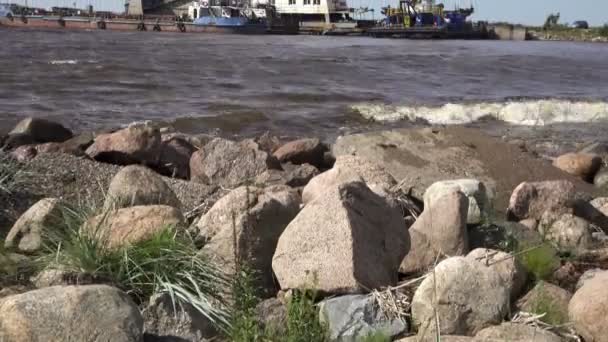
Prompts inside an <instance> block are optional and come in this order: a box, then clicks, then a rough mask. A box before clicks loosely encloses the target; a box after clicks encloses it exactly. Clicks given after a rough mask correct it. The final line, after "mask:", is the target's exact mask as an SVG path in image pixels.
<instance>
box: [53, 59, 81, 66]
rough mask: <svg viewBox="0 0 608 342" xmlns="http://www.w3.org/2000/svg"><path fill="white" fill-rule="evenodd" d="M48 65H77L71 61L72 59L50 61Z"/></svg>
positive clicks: (74, 61) (76, 62)
mask: <svg viewBox="0 0 608 342" xmlns="http://www.w3.org/2000/svg"><path fill="white" fill-rule="evenodd" d="M49 64H51V65H65V64H69V65H74V64H78V61H76V60H73V59H66V60H55V61H50V62H49Z"/></svg>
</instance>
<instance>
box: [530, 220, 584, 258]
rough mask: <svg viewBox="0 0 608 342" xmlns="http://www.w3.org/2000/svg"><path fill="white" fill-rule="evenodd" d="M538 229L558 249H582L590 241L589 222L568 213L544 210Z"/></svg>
mask: <svg viewBox="0 0 608 342" xmlns="http://www.w3.org/2000/svg"><path fill="white" fill-rule="evenodd" d="M538 231H539V233H540V234H541V235H542V236H544V237H545V239H547V240H548V241H550V242H552V243H553V244H554V245H555V246H556V247H557V248H558V249H560V250H565V251H583V250H585V249H587V248H589V247H590V246H591V243H592V239H591V233H592V228H591V226H590V224H589V222H587V221H585V220H584V219H582V218H580V217H577V216H574V215H573V214H569V213H564V214H561V215H559V214H557V215H553V214H552V213H551V212H546V213H545V214H544V215H543V217H542V219H541V221H540V223H539V225H538Z"/></svg>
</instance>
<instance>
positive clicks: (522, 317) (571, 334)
mask: <svg viewBox="0 0 608 342" xmlns="http://www.w3.org/2000/svg"><path fill="white" fill-rule="evenodd" d="M545 315H546V314H545V313H542V314H534V313H530V312H525V311H520V312H518V313H517V314H515V315H514V316H513V318H511V322H512V323H516V324H525V325H530V326H533V327H535V328H539V329H542V330H546V331H550V332H552V333H554V334H556V335H558V336H560V337H562V338H563V339H564V340H566V341H572V342H582V339H581V338H580V337H579V336H578V335H577V334H576V332H575V331H574V329H572V327H571V325H570V324H563V325H551V324H549V323H546V322H544V321H543V320H542V318H543V317H544V316H545Z"/></svg>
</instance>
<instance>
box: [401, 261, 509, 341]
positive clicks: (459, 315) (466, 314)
mask: <svg viewBox="0 0 608 342" xmlns="http://www.w3.org/2000/svg"><path fill="white" fill-rule="evenodd" d="M508 308H509V290H508V289H507V287H506V286H505V285H504V284H503V280H502V278H501V277H500V275H499V274H498V272H496V270H495V269H493V268H490V267H486V266H484V265H482V264H480V263H479V262H476V261H473V260H470V259H467V258H464V257H452V258H448V259H446V260H444V261H442V262H440V263H439V264H438V265H437V266H436V267H435V271H434V273H433V276H429V277H427V278H426V279H424V280H423V281H422V283H421V284H420V286H419V287H418V289H417V290H416V293H415V294H414V298H413V299H412V317H413V319H414V323H415V324H416V326H418V331H425V332H426V335H425V336H424V337H428V336H435V335H436V328H435V326H436V325H435V318H436V317H438V318H439V327H440V333H441V334H442V335H443V334H447V335H474V334H475V333H477V332H478V331H480V330H482V329H484V328H486V327H488V326H491V325H493V324H498V323H500V322H501V321H502V319H503V317H505V314H506V313H507V311H508Z"/></svg>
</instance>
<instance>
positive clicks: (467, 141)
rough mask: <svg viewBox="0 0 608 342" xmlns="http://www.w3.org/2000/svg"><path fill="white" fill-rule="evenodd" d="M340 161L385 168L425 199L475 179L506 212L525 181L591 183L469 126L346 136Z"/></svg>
mask: <svg viewBox="0 0 608 342" xmlns="http://www.w3.org/2000/svg"><path fill="white" fill-rule="evenodd" d="M333 152H334V154H335V155H336V157H338V156H341V155H357V156H360V157H363V158H366V159H368V160H370V161H373V162H376V163H378V164H379V165H382V166H384V167H385V168H386V169H387V170H388V171H389V172H390V173H391V174H392V175H393V176H394V177H395V179H396V180H397V181H398V182H401V181H403V182H404V184H405V185H406V186H407V187H411V188H412V190H413V194H414V195H416V196H417V197H419V198H422V196H423V194H424V191H425V190H426V188H428V187H429V186H430V185H431V184H432V183H434V182H437V181H441V180H446V179H458V178H475V179H478V180H480V181H482V182H483V183H484V184H485V185H486V186H487V187H488V188H491V189H495V190H496V202H495V208H506V207H507V203H508V199H509V196H510V195H511V192H512V191H513V189H514V188H515V187H516V186H517V185H518V184H520V183H521V182H524V181H540V180H547V179H568V180H571V181H572V182H573V183H574V184H575V185H576V187H577V190H581V191H585V192H590V193H592V192H594V191H595V190H594V189H593V187H592V186H591V185H589V184H586V183H584V182H583V181H582V180H580V179H578V178H577V177H575V176H572V175H569V174H567V173H565V172H563V171H561V170H559V169H557V168H555V167H553V166H552V165H550V164H549V163H547V162H545V161H543V160H540V159H538V158H536V157H534V156H533V155H531V154H529V153H526V152H522V151H521V150H520V149H519V148H518V147H517V146H513V145H511V144H508V143H505V142H503V141H501V140H499V139H496V138H493V137H490V136H488V135H486V134H484V133H483V132H481V131H479V130H475V129H471V128H464V127H447V128H432V129H430V128H424V129H396V130H390V131H380V132H370V133H363V134H354V135H348V136H343V137H340V138H338V139H337V141H336V143H335V145H334V146H333Z"/></svg>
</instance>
